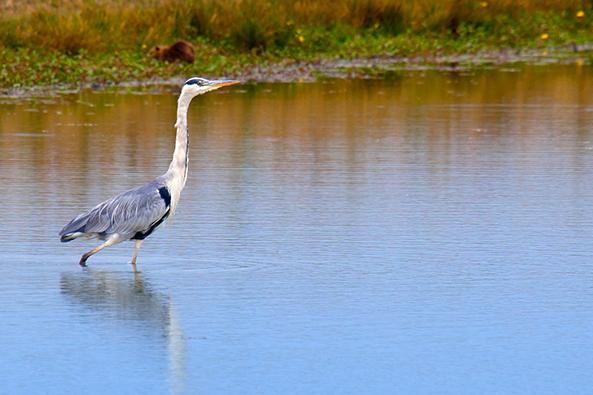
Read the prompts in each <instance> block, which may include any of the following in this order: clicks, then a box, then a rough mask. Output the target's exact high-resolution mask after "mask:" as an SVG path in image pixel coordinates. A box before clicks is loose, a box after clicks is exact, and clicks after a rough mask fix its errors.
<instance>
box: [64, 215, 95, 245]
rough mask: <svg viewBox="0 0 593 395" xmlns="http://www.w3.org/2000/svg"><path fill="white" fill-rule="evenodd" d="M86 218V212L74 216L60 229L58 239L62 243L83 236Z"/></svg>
mask: <svg viewBox="0 0 593 395" xmlns="http://www.w3.org/2000/svg"><path fill="white" fill-rule="evenodd" d="M87 220H88V214H81V215H79V216H78V217H76V218H74V219H73V220H72V221H70V223H69V224H68V225H66V226H64V228H63V229H62V230H61V231H60V241H61V242H62V243H65V242H68V241H72V240H74V239H76V238H78V237H80V236H84V234H85V233H84V228H85V226H86V222H87Z"/></svg>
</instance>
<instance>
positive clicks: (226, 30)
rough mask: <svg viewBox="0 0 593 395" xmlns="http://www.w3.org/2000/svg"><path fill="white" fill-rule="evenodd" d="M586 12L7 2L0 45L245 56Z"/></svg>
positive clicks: (468, 5)
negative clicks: (326, 32) (338, 31)
mask: <svg viewBox="0 0 593 395" xmlns="http://www.w3.org/2000/svg"><path fill="white" fill-rule="evenodd" d="M585 6H587V2H586V1H579V0H490V1H488V0H485V1H477V0H415V1H410V0H334V1H319V0H297V1H291V0H229V1H216V0H189V1H183V0H141V1H136V2H128V1H118V0H94V1H92V0H53V1H39V0H33V1H28V2H24V1H14V0H4V1H1V2H0V12H1V13H0V46H4V47H12V48H18V47H32V48H46V49H52V50H58V51H61V52H65V53H77V52H80V51H81V50H84V51H88V52H97V51H106V50H110V49H114V48H135V47H138V46H142V45H147V46H151V45H153V44H155V43H159V42H168V41H171V40H174V39H178V38H185V39H192V38H196V37H200V36H201V37H205V38H207V39H212V40H226V41H227V42H228V43H229V44H230V45H233V46H235V47H237V48H243V49H248V50H249V49H254V48H257V49H263V48H266V47H269V46H277V47H282V46H284V45H286V44H287V43H288V42H289V40H292V39H293V38H294V35H295V31H297V30H298V29H299V28H301V27H312V26H313V27H324V28H333V27H336V26H341V27H345V28H349V29H361V28H374V29H381V30H382V31H383V32H385V33H387V34H397V33H399V32H401V31H404V30H417V31H418V30H437V31H445V30H452V31H455V30H456V28H457V25H459V24H460V23H474V24H479V23H485V22H488V21H491V20H493V19H495V18H497V17H498V16H500V15H506V16H509V15H510V16H517V15H528V14H527V13H529V12H533V11H547V12H550V11H551V12H576V11H577V10H580V9H582V8H583V7H585ZM587 7H590V5H589V6H587Z"/></svg>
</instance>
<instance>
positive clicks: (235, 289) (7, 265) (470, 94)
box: [0, 66, 593, 394]
mask: <svg viewBox="0 0 593 395" xmlns="http://www.w3.org/2000/svg"><path fill="white" fill-rule="evenodd" d="M175 104H176V96H175V94H174V93H173V92H168V91H166V90H154V91H148V92H143V93H142V94H137V93H135V92H128V93H125V92H118V93H114V92H112V93H110V92H90V91H89V92H83V93H81V94H62V95H57V96H55V97H46V98H36V99H27V100H12V99H2V100H0V181H2V183H1V185H2V188H3V191H2V204H0V219H1V221H0V270H1V276H0V306H1V307H0V350H1V356H0V372H1V378H2V380H0V393H6V394H8V393H11V394H13V393H27V394H37V393H39V394H62V393H65V392H67V393H85V394H103V393H114V394H115V393H121V394H123V393H140V392H141V393H146V394H152V393H154V394H162V393H171V394H181V393H188V394H189V393H191V394H197V393H206V394H214V393H221V394H233V393H241V394H331V393H339V394H371V393H374V394H384V393H417V394H421V393H424V394H427V393H439V394H462V393H467V394H479V393H500V394H511V393H537V394H557V393H572V394H577V393H582V394H586V393H589V392H590V389H591V387H592V386H593V379H592V378H591V373H590V372H591V370H593V358H592V357H593V351H592V349H593V316H592V315H591V312H592V311H593V263H592V260H591V255H592V254H591V248H592V243H591V241H592V237H593V235H592V232H591V229H592V226H593V183H592V182H591V180H592V179H593V177H592V176H593V133H592V131H593V73H592V72H591V69H589V68H585V67H578V66H553V67H543V66H534V67H527V68H513V69H499V70H484V71H475V72H465V73H445V72H407V73H403V74H401V75H399V74H398V75H394V76H393V77H392V78H391V79H388V80H384V81H374V80H366V81H327V82H323V83H315V84H277V85H258V86H250V85H244V86H239V87H236V88H232V89H227V90H222V91H219V92H216V93H212V94H209V95H206V96H203V97H200V98H198V99H197V100H196V101H195V102H194V103H192V107H191V109H190V114H189V124H190V130H191V152H190V172H189V178H188V183H187V187H186V189H185V190H184V193H183V195H182V200H181V203H180V206H179V208H178V212H177V216H176V217H175V218H174V220H173V221H172V222H171V223H170V224H168V225H167V226H164V227H162V228H160V229H159V230H158V231H157V232H155V233H154V234H153V235H152V236H151V237H149V238H148V239H147V241H146V242H145V243H144V245H143V248H142V250H141V252H140V257H139V262H140V268H141V273H137V274H134V273H133V272H132V270H131V266H130V265H128V264H127V262H128V261H129V259H130V255H131V251H132V243H124V244H121V245H118V246H116V247H112V248H110V249H108V250H105V251H104V252H102V253H100V254H98V255H96V256H94V257H92V258H91V259H90V260H89V264H90V266H89V268H88V269H84V270H83V269H81V268H80V267H78V265H77V262H78V258H79V255H80V254H81V253H83V252H84V251H86V250H88V249H90V248H92V247H94V246H95V245H96V243H95V242H80V241H75V242H72V243H68V244H61V243H59V241H58V237H57V233H58V231H59V230H60V228H61V227H62V226H63V225H64V224H65V223H66V222H68V220H69V219H70V218H71V217H73V216H74V215H76V214H77V213H78V212H80V211H82V210H83V209H86V208H88V207H90V206H93V205H94V204H96V203H98V202H100V201H101V200H103V199H105V198H107V197H109V196H110V195H112V194H114V193H116V192H120V191H122V190H125V189H127V188H129V187H132V186H135V185H138V184H140V183H142V182H144V181H148V180H150V179H151V178H152V177H154V176H156V175H159V174H161V173H162V172H164V170H166V168H167V165H168V162H169V160H170V156H171V154H172V149H173V148H172V147H173V142H174V130H173V128H172V126H173V123H174V114H175Z"/></svg>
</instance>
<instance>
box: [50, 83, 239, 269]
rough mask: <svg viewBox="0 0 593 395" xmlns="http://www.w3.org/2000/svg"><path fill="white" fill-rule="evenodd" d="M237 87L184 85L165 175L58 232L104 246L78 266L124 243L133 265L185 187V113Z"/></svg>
mask: <svg viewBox="0 0 593 395" xmlns="http://www.w3.org/2000/svg"><path fill="white" fill-rule="evenodd" d="M238 83H239V81H235V80H214V81H210V80H207V79H204V78H197V77H193V78H190V79H189V80H187V81H186V82H185V84H184V85H183V87H182V89H181V94H180V95H179V99H178V101H177V122H175V128H177V136H176V140H175V151H174V153H173V160H172V161H171V164H170V165H169V169H168V170H167V172H166V173H165V174H163V175H162V176H159V177H157V178H155V179H154V180H152V181H150V182H149V183H147V184H145V185H142V186H140V187H137V188H133V189H130V190H128V191H125V192H123V193H120V194H119V195H116V196H114V197H112V198H111V199H109V200H106V201H104V202H102V203H99V204H98V205H97V206H95V207H94V208H92V209H90V210H89V211H87V212H84V213H82V214H80V215H78V216H77V217H76V218H74V219H73V220H72V221H70V222H69V223H68V224H67V225H66V226H64V228H63V229H62V230H61V231H60V241H62V242H67V241H71V240H74V239H77V238H79V237H81V238H84V239H99V240H102V241H103V244H101V245H99V246H98V247H96V248H93V249H92V250H90V251H88V252H86V253H85V254H83V255H82V257H81V258H80V262H79V264H80V266H86V261H87V259H88V258H89V257H90V256H91V255H93V254H96V253H97V252H99V251H101V250H102V249H104V248H106V247H109V246H112V245H114V244H117V243H121V242H122V241H125V240H134V241H135V244H134V252H133V254H132V262H131V263H132V264H133V265H136V259H137V257H138V250H139V249H140V245H141V244H142V242H143V240H144V239H145V238H146V237H148V236H149V235H150V234H151V233H152V232H153V231H154V230H155V229H156V228H157V227H158V226H159V225H161V224H162V223H163V221H165V220H166V219H167V218H168V217H170V216H172V215H173V213H174V212H175V208H176V207H177V203H178V202H179V196H180V194H181V191H182V189H183V187H184V186H185V181H186V180H187V165H188V147H189V139H188V130H187V110H188V108H189V104H190V102H191V100H192V99H193V98H194V97H196V96H198V95H201V94H203V93H206V92H210V91H213V90H215V89H218V88H222V87H223V86H229V85H235V84H238Z"/></svg>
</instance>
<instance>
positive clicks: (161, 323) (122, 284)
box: [60, 269, 186, 394]
mask: <svg viewBox="0 0 593 395" xmlns="http://www.w3.org/2000/svg"><path fill="white" fill-rule="evenodd" d="M131 276H132V277H130V273H128V272H103V271H97V270H93V269H86V270H84V271H82V272H80V273H62V275H61V279H60V290H61V292H62V294H64V295H67V296H68V297H69V299H70V300H72V301H74V302H76V303H77V304H80V305H82V306H84V307H85V308H86V309H88V310H90V311H92V312H93V313H96V315H97V318H98V319H101V320H104V319H105V318H108V319H109V320H112V321H116V322H120V323H122V324H123V325H133V324H137V323H139V324H140V326H141V327H142V328H143V329H145V333H146V336H148V337H149V340H150V341H152V342H161V341H164V342H165V344H164V346H165V349H166V350H167V351H166V352H167V355H166V360H167V362H168V370H169V382H170V385H171V393H174V394H176V393H181V392H183V391H184V382H185V376H186V361H185V354H186V344H185V335H184V332H183V328H182V327H181V325H180V322H179V320H178V317H177V315H176V312H175V309H174V308H173V304H172V302H171V298H170V297H169V296H168V295H165V294H163V293H162V292H158V291H156V290H154V288H153V287H152V286H151V284H150V282H149V281H147V280H146V279H145V278H144V277H143V275H142V273H140V272H134V273H133V274H132V275H131Z"/></svg>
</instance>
